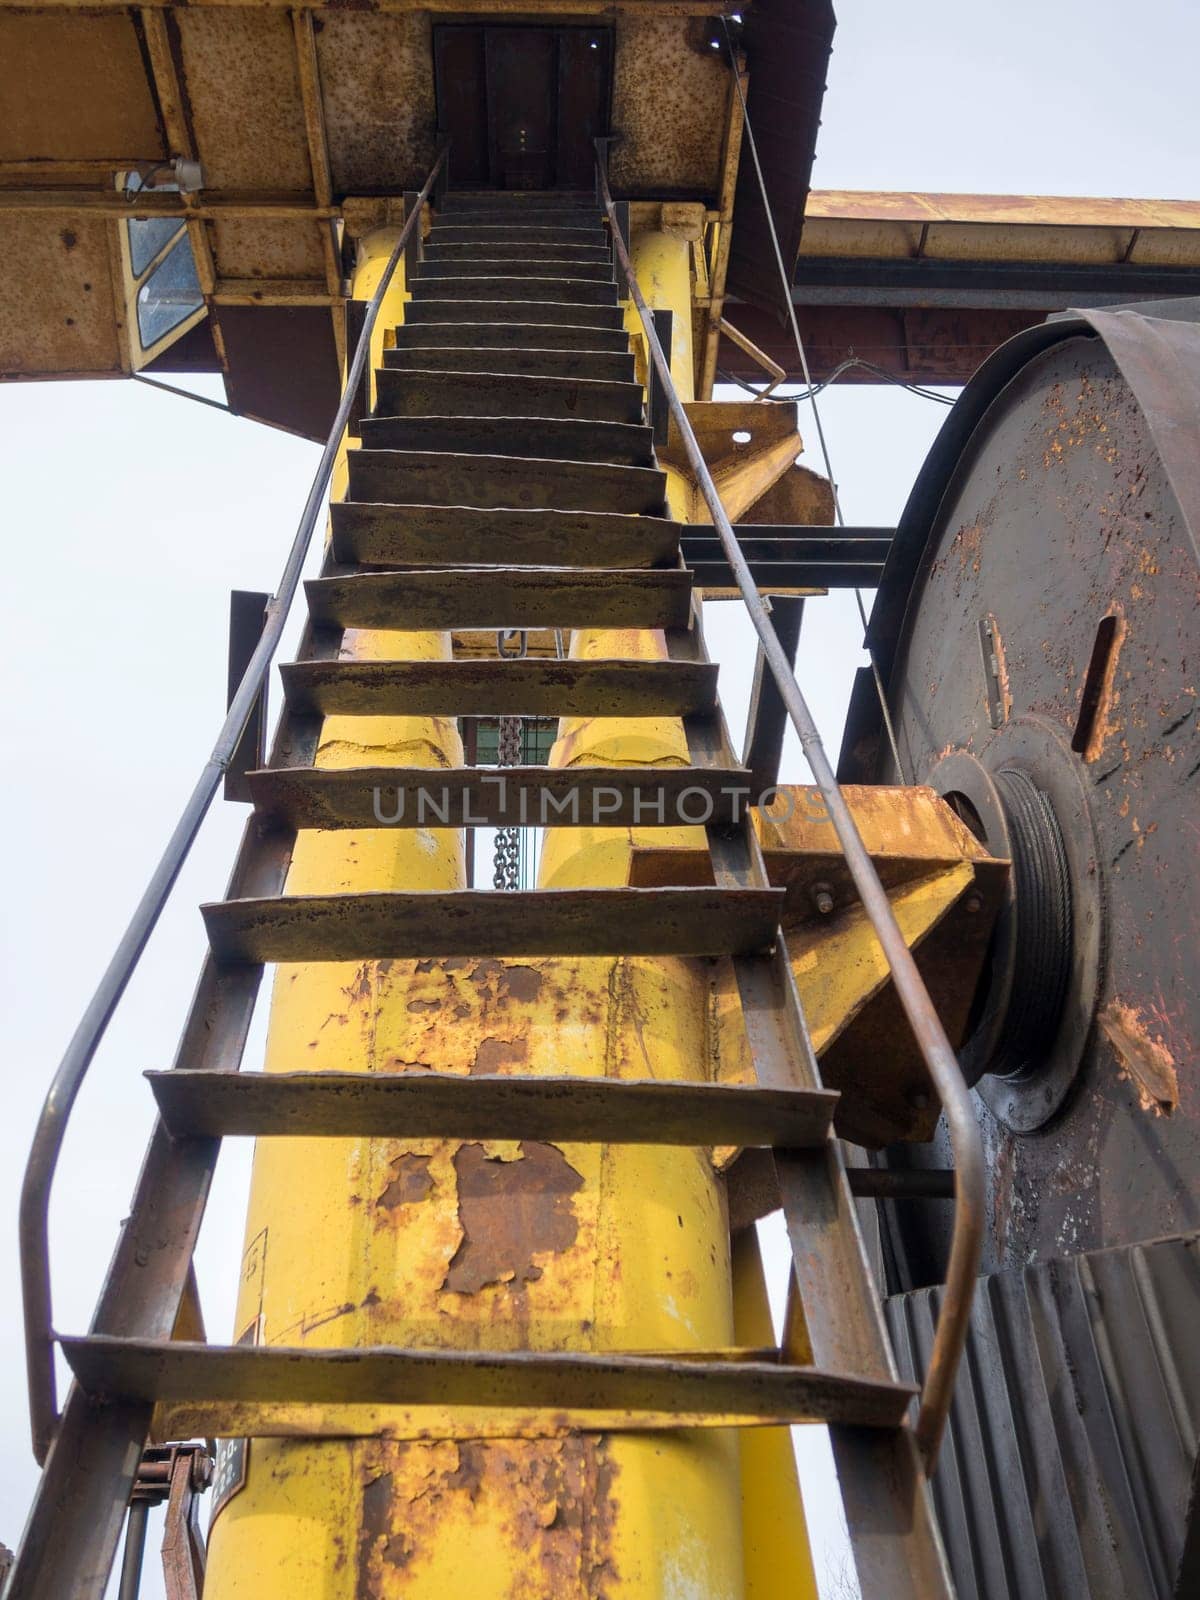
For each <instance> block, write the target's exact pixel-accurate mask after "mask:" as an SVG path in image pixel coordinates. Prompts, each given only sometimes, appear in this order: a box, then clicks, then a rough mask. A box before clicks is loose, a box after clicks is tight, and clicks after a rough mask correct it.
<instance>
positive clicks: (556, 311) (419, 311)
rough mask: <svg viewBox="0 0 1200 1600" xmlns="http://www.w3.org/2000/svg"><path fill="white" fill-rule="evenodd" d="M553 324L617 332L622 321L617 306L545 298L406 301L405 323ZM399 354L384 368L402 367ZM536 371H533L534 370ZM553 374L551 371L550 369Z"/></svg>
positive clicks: (464, 297)
mask: <svg viewBox="0 0 1200 1600" xmlns="http://www.w3.org/2000/svg"><path fill="white" fill-rule="evenodd" d="M489 319H491V320H493V321H496V322H528V321H530V319H532V320H533V321H534V322H557V323H562V324H567V325H569V326H571V327H573V328H620V327H621V326H622V322H623V317H622V311H621V307H620V306H618V305H611V306H608V305H599V304H596V305H585V304H581V303H576V302H574V301H566V302H565V303H564V302H563V301H560V300H555V299H552V298H551V297H550V296H549V295H543V296H541V297H540V298H537V297H535V298H534V299H532V300H529V299H522V300H484V299H480V298H479V297H478V296H476V295H473V294H471V293H469V292H468V293H466V294H464V295H463V296H462V297H461V298H460V299H457V300H451V299H447V298H441V299H436V300H435V299H430V298H428V297H427V298H425V299H421V300H410V301H409V303H408V306H407V308H406V310H405V318H404V320H405V321H406V322H419V323H426V322H487V321H488V320H489ZM402 354H403V352H396V354H394V355H390V356H389V358H388V361H387V365H388V366H402V365H403V364H404V363H403V361H402V360H401V359H400V357H401V355H402ZM535 370H536V369H535ZM550 370H551V371H552V370H554V369H553V368H551V369H550Z"/></svg>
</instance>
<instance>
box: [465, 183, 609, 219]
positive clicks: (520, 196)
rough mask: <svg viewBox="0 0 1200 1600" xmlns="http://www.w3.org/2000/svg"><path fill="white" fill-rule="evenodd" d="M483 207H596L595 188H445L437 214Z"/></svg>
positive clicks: (559, 208) (561, 209)
mask: <svg viewBox="0 0 1200 1600" xmlns="http://www.w3.org/2000/svg"><path fill="white" fill-rule="evenodd" d="M480 206H482V207H484V208H485V209H489V208H491V209H495V210H500V211H528V210H530V209H531V208H532V209H534V210H538V209H541V210H557V211H563V210H575V211H578V210H579V209H580V208H581V207H582V208H584V209H586V208H587V207H589V206H590V207H592V208H593V209H595V207H596V194H595V190H594V189H457V188H456V189H447V190H446V192H445V193H444V194H443V195H442V198H441V200H440V201H439V202H438V215H439V216H442V215H445V214H449V213H453V212H455V211H469V210H472V209H474V208H478V207H480Z"/></svg>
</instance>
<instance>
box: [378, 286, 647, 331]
mask: <svg viewBox="0 0 1200 1600" xmlns="http://www.w3.org/2000/svg"><path fill="white" fill-rule="evenodd" d="M404 320H405V322H415V323H424V322H557V323H564V322H569V323H570V324H571V325H572V326H574V327H580V328H609V329H612V328H623V327H624V326H625V311H624V308H623V307H622V306H619V305H587V304H585V303H584V302H582V301H578V300H555V299H554V298H553V297H552V296H549V295H545V296H544V297H543V298H541V299H532V298H531V299H518V300H488V299H481V298H479V297H478V296H476V295H470V294H464V295H460V296H459V297H458V298H457V299H451V298H450V297H449V296H441V295H430V296H428V297H425V296H423V297H422V298H421V299H419V300H410V301H409V302H408V304H407V305H406V306H405V308H404Z"/></svg>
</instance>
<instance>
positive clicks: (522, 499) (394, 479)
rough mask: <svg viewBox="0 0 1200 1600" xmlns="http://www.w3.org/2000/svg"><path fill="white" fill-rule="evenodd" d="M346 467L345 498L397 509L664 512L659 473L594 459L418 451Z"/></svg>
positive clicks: (363, 455) (386, 453)
mask: <svg viewBox="0 0 1200 1600" xmlns="http://www.w3.org/2000/svg"><path fill="white" fill-rule="evenodd" d="M347 461H348V464H349V468H350V496H351V498H352V499H355V500H373V501H378V500H392V501H395V502H397V503H399V504H410V503H412V502H413V501H420V502H421V503H422V504H425V505H443V506H458V505H464V504H466V505H470V506H475V507H477V508H479V509H482V510H490V509H493V508H498V507H506V506H515V507H518V508H523V509H534V508H537V507H541V506H561V507H563V508H564V509H565V510H579V511H620V512H625V513H627V514H633V515H635V516H643V515H644V516H654V515H655V514H657V513H659V512H661V511H662V509H663V491H664V488H665V485H666V479H665V478H664V476H663V474H662V473H661V472H659V471H657V470H655V469H654V468H652V467H610V466H605V465H604V464H603V463H601V462H597V461H543V460H530V459H528V458H525V459H521V458H516V457H512V456H484V455H443V454H438V453H437V452H436V451H421V450H352V451H350V452H349V455H348V457H347Z"/></svg>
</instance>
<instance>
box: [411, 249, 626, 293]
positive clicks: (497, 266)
mask: <svg viewBox="0 0 1200 1600" xmlns="http://www.w3.org/2000/svg"><path fill="white" fill-rule="evenodd" d="M509 277H512V278H519V279H520V280H521V282H523V283H524V282H528V281H529V280H530V279H533V278H552V279H554V280H556V281H557V280H564V281H567V282H572V283H583V282H588V283H610V284H615V283H616V279H615V278H614V277H613V268H612V262H611V261H602V260H587V259H586V258H584V259H580V258H579V257H576V258H575V259H571V258H568V257H564V258H561V259H560V258H556V257H555V256H552V255H542V256H536V255H535V256H525V257H522V256H489V255H487V254H483V255H471V256H466V255H455V256H451V257H449V258H446V257H443V256H433V257H430V256H429V255H428V254H427V255H426V256H425V258H424V260H423V261H422V262H421V265H420V266H419V267H418V268H417V270H416V272H415V273H414V274H413V277H412V288H413V290H414V292H415V290H416V288H417V285H418V284H425V283H431V282H436V281H437V280H438V279H439V278H504V279H507V278H509Z"/></svg>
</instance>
